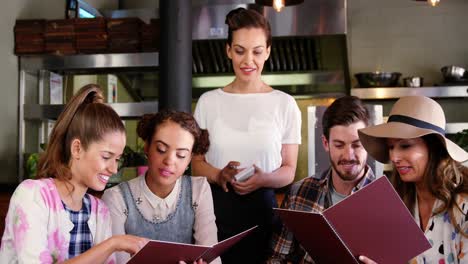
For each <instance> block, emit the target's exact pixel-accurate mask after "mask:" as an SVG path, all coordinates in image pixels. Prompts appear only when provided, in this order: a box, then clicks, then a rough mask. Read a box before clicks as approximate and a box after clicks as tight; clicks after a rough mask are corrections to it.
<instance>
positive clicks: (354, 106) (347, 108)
mask: <svg viewBox="0 0 468 264" xmlns="http://www.w3.org/2000/svg"><path fill="white" fill-rule="evenodd" d="M358 121H363V122H364V124H366V126H367V125H368V124H369V111H368V110H367V108H366V107H365V106H364V104H363V103H362V101H361V99H359V98H357V97H356V96H343V97H340V98H338V99H336V100H335V101H334V102H333V103H332V104H331V105H330V106H329V107H328V108H327V110H325V113H324V114H323V118H322V128H323V135H325V137H326V138H327V139H329V137H330V129H331V128H332V127H334V126H339V125H342V126H348V125H351V124H353V123H356V122H358Z"/></svg>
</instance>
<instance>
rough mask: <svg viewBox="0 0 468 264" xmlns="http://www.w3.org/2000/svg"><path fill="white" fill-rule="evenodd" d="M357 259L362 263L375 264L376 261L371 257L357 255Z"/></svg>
mask: <svg viewBox="0 0 468 264" xmlns="http://www.w3.org/2000/svg"><path fill="white" fill-rule="evenodd" d="M359 260H360V261H361V262H362V263H364V264H377V262H375V261H373V260H372V259H370V258H368V257H366V256H359Z"/></svg>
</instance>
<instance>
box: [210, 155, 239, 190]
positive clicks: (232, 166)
mask: <svg viewBox="0 0 468 264" xmlns="http://www.w3.org/2000/svg"><path fill="white" fill-rule="evenodd" d="M239 165H240V162H238V161H230V162H228V164H227V165H226V166H225V167H224V168H223V169H222V170H221V171H220V172H219V174H218V176H217V179H216V183H217V184H218V185H219V186H221V188H223V190H224V191H225V192H228V191H229V190H228V187H227V183H228V182H229V183H231V182H232V181H233V178H234V175H236V174H237V173H238V172H239V171H240V170H238V169H237V167H238V166H239Z"/></svg>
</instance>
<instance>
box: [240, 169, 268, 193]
mask: <svg viewBox="0 0 468 264" xmlns="http://www.w3.org/2000/svg"><path fill="white" fill-rule="evenodd" d="M253 166H254V168H255V172H254V174H253V175H252V177H250V178H248V179H247V180H246V181H244V182H238V181H236V180H233V181H232V182H231V185H232V187H233V189H234V191H235V192H236V193H237V194H239V195H245V194H249V193H251V192H253V191H255V190H257V189H259V188H261V187H263V186H265V179H266V178H267V177H268V174H267V173H265V172H264V171H262V170H261V169H260V168H259V167H257V166H255V165H253Z"/></svg>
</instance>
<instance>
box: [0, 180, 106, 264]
mask: <svg viewBox="0 0 468 264" xmlns="http://www.w3.org/2000/svg"><path fill="white" fill-rule="evenodd" d="M89 197H90V198H91V215H90V217H89V220H88V225H89V228H90V230H91V233H92V237H93V239H94V240H93V245H96V244H98V243H100V242H101V241H103V240H105V239H107V238H109V237H110V236H111V234H112V231H111V220H110V217H109V210H108V208H107V207H106V205H105V204H104V203H103V202H102V201H101V200H99V199H97V198H96V197H93V196H89ZM72 229H73V223H72V222H71V220H70V218H69V215H68V213H67V212H66V210H65V208H64V207H63V204H62V201H61V199H60V195H59V193H58V191H57V188H56V186H55V183H54V179H41V180H26V181H24V182H22V183H21V184H20V185H19V186H18V188H17V189H16V190H15V192H14V193H13V196H12V197H11V200H10V206H9V208H8V214H7V216H6V219H5V231H4V234H3V237H2V241H1V247H0V263H2V264H3V263H28V264H29V263H40V264H50V263H60V262H63V261H64V260H66V259H68V249H69V243H70V231H71V230H72ZM106 263H108V264H112V263H115V257H114V255H111V256H110V257H109V258H108V259H107V261H106Z"/></svg>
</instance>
